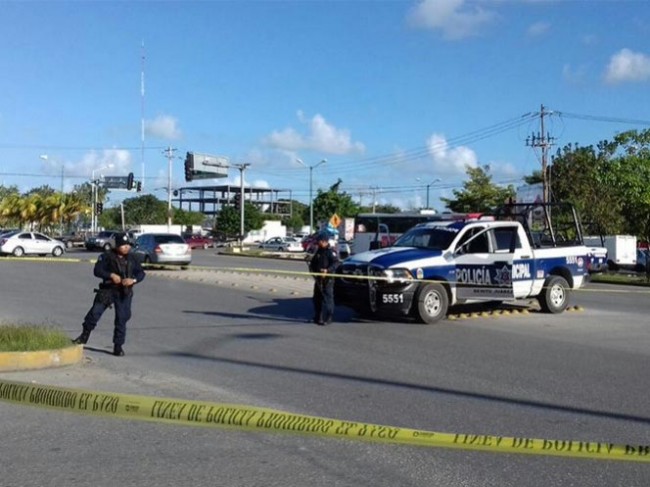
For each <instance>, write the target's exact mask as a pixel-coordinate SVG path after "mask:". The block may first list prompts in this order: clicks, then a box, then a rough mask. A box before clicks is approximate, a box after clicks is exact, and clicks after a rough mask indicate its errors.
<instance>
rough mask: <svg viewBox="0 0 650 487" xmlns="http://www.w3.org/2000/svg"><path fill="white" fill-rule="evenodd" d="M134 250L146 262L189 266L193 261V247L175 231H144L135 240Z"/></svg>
mask: <svg viewBox="0 0 650 487" xmlns="http://www.w3.org/2000/svg"><path fill="white" fill-rule="evenodd" d="M132 252H135V254H136V255H137V256H139V257H140V259H141V261H142V262H143V263H145V264H149V263H151V264H171V265H180V266H187V265H189V264H190V263H191V262H192V249H191V248H190V246H189V245H188V244H187V243H186V242H185V240H183V237H181V236H180V235H177V234H175V233H143V234H142V235H139V236H138V238H137V239H136V240H135V245H134V247H133V250H132Z"/></svg>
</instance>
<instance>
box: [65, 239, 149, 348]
mask: <svg viewBox="0 0 650 487" xmlns="http://www.w3.org/2000/svg"><path fill="white" fill-rule="evenodd" d="M114 238H115V248H113V249H112V250H109V251H107V252H105V253H103V254H102V255H100V256H99V258H98V259H97V262H96V263H95V268H94V271H93V273H94V274H95V277H99V278H100V279H101V280H102V282H101V283H100V284H99V289H96V290H95V292H96V293H97V294H96V296H95V300H94V301H93V305H92V307H91V308H90V310H89V311H88V313H86V316H85V318H84V322H83V331H82V332H81V335H79V336H78V337H77V338H75V339H74V340H73V342H74V343H77V344H85V343H87V342H88V338H89V337H90V332H91V331H93V330H94V329H95V327H96V326H97V322H98V321H99V319H100V318H101V317H102V315H103V314H104V311H106V308H109V307H111V306H115V329H114V331H113V355H115V356H118V357H120V356H122V355H124V350H123V349H122V345H124V341H125V338H126V323H127V322H128V321H129V319H130V318H131V301H132V299H133V286H135V285H136V284H137V283H139V282H142V280H143V279H144V278H145V273H144V270H143V269H142V266H141V265H140V262H139V260H138V259H137V258H136V257H135V255H133V254H131V253H130V250H131V243H130V241H129V237H128V235H127V234H126V233H116V234H115V237H114Z"/></svg>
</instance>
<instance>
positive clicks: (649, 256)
mask: <svg viewBox="0 0 650 487" xmlns="http://www.w3.org/2000/svg"><path fill="white" fill-rule="evenodd" d="M634 270H635V271H636V272H647V273H650V249H648V248H645V249H644V248H638V249H636V265H635V266H634Z"/></svg>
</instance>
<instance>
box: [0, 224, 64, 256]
mask: <svg viewBox="0 0 650 487" xmlns="http://www.w3.org/2000/svg"><path fill="white" fill-rule="evenodd" d="M64 252H65V244H64V243H63V242H61V241H60V240H55V239H53V238H50V237H48V236H47V235H43V234H42V233H39V232H23V231H22V230H18V231H14V232H9V233H5V234H3V235H2V237H0V254H13V255H15V256H16V257H21V256H23V255H27V254H33V255H49V254H51V255H53V256H54V257H59V256H61V255H63V253H64Z"/></svg>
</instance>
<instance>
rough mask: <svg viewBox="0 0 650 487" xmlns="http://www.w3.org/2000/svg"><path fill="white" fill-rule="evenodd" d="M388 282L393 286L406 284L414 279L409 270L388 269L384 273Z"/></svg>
mask: <svg viewBox="0 0 650 487" xmlns="http://www.w3.org/2000/svg"><path fill="white" fill-rule="evenodd" d="M384 274H385V276H386V282H388V283H389V284H392V283H393V282H395V281H397V282H406V281H410V280H412V279H413V276H412V275H411V272H410V271H409V270H408V269H386V270H385V271H384Z"/></svg>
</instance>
